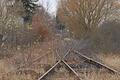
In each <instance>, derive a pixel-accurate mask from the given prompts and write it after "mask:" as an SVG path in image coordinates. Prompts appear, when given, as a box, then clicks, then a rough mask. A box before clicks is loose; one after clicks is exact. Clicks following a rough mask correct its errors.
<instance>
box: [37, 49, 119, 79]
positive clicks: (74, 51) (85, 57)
mask: <svg viewBox="0 0 120 80" xmlns="http://www.w3.org/2000/svg"><path fill="white" fill-rule="evenodd" d="M70 52H73V53H75V54H78V55H80V56H81V57H83V58H84V59H86V60H87V61H89V63H91V62H92V63H94V65H100V66H102V67H104V68H106V69H108V70H109V71H110V72H112V73H115V74H118V75H120V72H119V71H117V70H115V69H113V68H111V67H109V66H107V65H105V64H103V63H101V62H98V61H96V60H94V59H92V58H89V57H87V56H85V55H83V54H81V53H80V52H79V51H76V50H71V49H69V50H68V52H67V53H66V54H65V55H64V56H63V58H61V57H60V56H59V55H58V57H59V61H57V62H56V63H55V64H54V65H53V66H52V67H51V68H50V69H49V70H48V71H47V72H45V73H44V74H43V75H42V76H40V77H39V78H38V80H42V79H43V78H45V77H46V76H47V74H49V73H50V72H51V71H52V70H53V69H54V68H55V67H56V66H57V65H58V64H59V63H61V62H62V63H64V64H65V66H67V67H68V68H69V70H71V71H72V72H73V73H74V74H75V76H76V77H77V80H83V79H82V78H80V77H79V75H78V73H77V72H76V71H75V70H74V69H73V68H72V67H71V66H69V64H68V63H67V62H65V60H64V59H65V58H66V56H67V55H69V54H70Z"/></svg>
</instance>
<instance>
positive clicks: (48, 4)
mask: <svg viewBox="0 0 120 80" xmlns="http://www.w3.org/2000/svg"><path fill="white" fill-rule="evenodd" d="M39 4H42V5H43V6H44V7H45V8H46V10H48V12H49V13H50V14H52V15H56V10H57V0H40V1H39Z"/></svg>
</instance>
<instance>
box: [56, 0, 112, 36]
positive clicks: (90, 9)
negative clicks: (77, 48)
mask: <svg viewBox="0 0 120 80" xmlns="http://www.w3.org/2000/svg"><path fill="white" fill-rule="evenodd" d="M60 2H61V3H60V4H59V8H58V12H57V15H58V16H59V19H60V20H61V21H62V22H63V23H65V24H66V25H67V26H68V28H69V30H70V31H72V32H73V34H74V35H75V36H76V37H80V36H83V35H85V34H86V33H87V32H93V31H96V29H97V26H98V25H99V23H100V22H101V21H103V20H105V19H106V17H107V16H108V13H109V11H110V10H111V8H112V5H113V1H112V0H60Z"/></svg>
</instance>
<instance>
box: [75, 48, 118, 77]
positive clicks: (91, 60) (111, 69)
mask: <svg viewBox="0 0 120 80" xmlns="http://www.w3.org/2000/svg"><path fill="white" fill-rule="evenodd" d="M73 52H74V53H77V54H79V55H80V56H81V57H83V58H85V59H86V60H89V61H90V62H94V63H96V64H98V65H100V66H102V67H104V68H106V69H108V70H109V71H111V72H114V73H117V74H119V75H120V72H119V71H117V70H115V69H113V68H111V67H109V66H107V65H105V64H103V63H101V62H98V61H96V60H94V59H92V58H89V57H87V56H85V55H83V54H81V53H80V52H78V51H75V50H74V51H73Z"/></svg>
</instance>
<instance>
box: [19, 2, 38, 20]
mask: <svg viewBox="0 0 120 80" xmlns="http://www.w3.org/2000/svg"><path fill="white" fill-rule="evenodd" d="M21 1H22V3H23V7H24V8H25V13H26V15H25V17H24V22H28V21H31V18H32V15H33V14H34V12H35V8H36V7H37V4H36V3H35V2H37V1H39V0H21Z"/></svg>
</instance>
